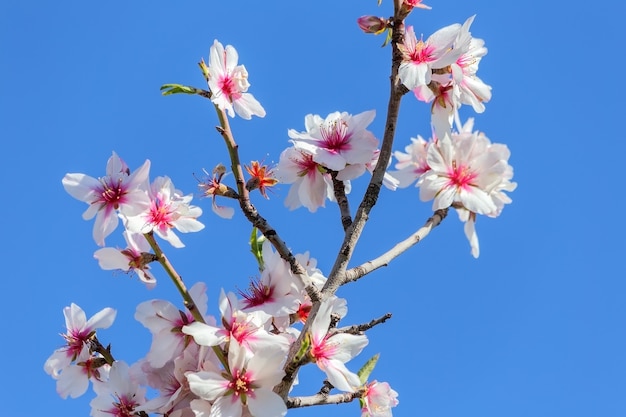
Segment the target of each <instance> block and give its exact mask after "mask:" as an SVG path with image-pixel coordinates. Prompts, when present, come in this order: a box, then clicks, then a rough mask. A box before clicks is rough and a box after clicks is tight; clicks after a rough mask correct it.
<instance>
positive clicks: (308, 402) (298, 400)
mask: <svg viewBox="0 0 626 417" xmlns="http://www.w3.org/2000/svg"><path fill="white" fill-rule="evenodd" d="M362 395H363V393H362V392H361V391H357V392H343V393H341V394H332V395H329V394H323V393H319V394H315V395H311V396H309V397H289V398H287V401H286V404H287V408H300V407H311V406H314V405H325V404H342V403H349V402H352V401H354V400H355V399H356V398H360V397H361V396H362Z"/></svg>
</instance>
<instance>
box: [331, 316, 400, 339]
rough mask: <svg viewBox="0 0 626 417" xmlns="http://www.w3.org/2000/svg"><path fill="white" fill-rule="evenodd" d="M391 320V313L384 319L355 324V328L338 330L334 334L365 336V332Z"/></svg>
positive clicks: (383, 317)
mask: <svg viewBox="0 0 626 417" xmlns="http://www.w3.org/2000/svg"><path fill="white" fill-rule="evenodd" d="M390 318H391V313H387V314H385V315H384V316H382V317H379V318H377V319H374V320H372V321H370V322H369V323H364V324H355V325H354V326H350V327H344V328H340V329H336V330H335V331H333V332H332V333H349V334H363V333H364V332H366V331H367V330H369V329H371V328H372V327H374V326H376V325H379V324H382V323H384V322H386V321H387V320H389V319H390Z"/></svg>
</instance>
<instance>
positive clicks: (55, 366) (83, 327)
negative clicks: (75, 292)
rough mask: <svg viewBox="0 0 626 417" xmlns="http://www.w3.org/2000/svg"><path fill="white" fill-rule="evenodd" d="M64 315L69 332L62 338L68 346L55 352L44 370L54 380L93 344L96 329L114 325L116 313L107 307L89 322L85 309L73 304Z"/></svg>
mask: <svg viewBox="0 0 626 417" xmlns="http://www.w3.org/2000/svg"><path fill="white" fill-rule="evenodd" d="M63 315H64V316H65V327H66V328H67V332H66V333H63V334H61V336H62V337H63V338H64V339H65V342H66V345H65V346H64V347H62V348H59V349H57V350H55V351H54V353H53V354H52V356H50V357H49V358H48V360H47V361H46V363H45V364H44V370H45V371H46V373H48V374H49V375H51V376H52V377H53V378H54V379H59V377H60V376H61V373H62V372H64V371H65V370H67V369H68V367H69V366H70V365H71V363H72V362H74V361H76V359H77V358H78V356H79V355H80V354H81V352H83V349H84V348H85V346H86V345H89V344H90V343H91V340H92V338H93V337H94V335H95V331H96V329H106V328H109V327H110V326H111V325H112V324H113V321H114V320H115V315H116V311H115V310H113V309H112V308H108V307H107V308H104V309H102V310H100V311H99V312H97V313H96V314H94V315H93V317H91V318H90V319H89V320H87V316H86V315H85V312H84V311H83V309H82V308H80V307H79V306H77V305H76V304H74V303H72V304H71V305H70V306H69V307H65V308H64V309H63ZM83 359H84V358H83Z"/></svg>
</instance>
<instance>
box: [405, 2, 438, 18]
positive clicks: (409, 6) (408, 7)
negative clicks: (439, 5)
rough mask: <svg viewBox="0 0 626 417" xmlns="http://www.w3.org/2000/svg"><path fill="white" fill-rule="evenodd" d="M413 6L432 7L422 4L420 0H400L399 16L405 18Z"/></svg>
mask: <svg viewBox="0 0 626 417" xmlns="http://www.w3.org/2000/svg"><path fill="white" fill-rule="evenodd" d="M414 8H418V9H427V10H430V9H431V8H432V7H430V6H427V5H425V4H422V0H402V6H400V18H402V19H404V18H406V17H407V16H408V15H409V13H411V11H412V10H413V9H414Z"/></svg>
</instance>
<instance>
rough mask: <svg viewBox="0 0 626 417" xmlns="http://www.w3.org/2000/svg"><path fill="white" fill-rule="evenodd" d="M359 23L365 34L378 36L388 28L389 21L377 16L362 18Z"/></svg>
mask: <svg viewBox="0 0 626 417" xmlns="http://www.w3.org/2000/svg"><path fill="white" fill-rule="evenodd" d="M357 23H358V25H359V27H360V28H361V30H362V31H363V32H365V33H374V34H376V35H378V34H379V33H382V32H384V31H385V29H386V28H387V20H386V19H383V18H382V17H377V16H361V17H359V18H358V19H357Z"/></svg>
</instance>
